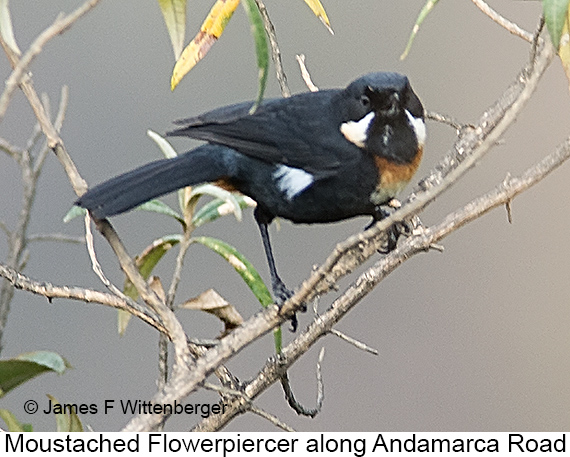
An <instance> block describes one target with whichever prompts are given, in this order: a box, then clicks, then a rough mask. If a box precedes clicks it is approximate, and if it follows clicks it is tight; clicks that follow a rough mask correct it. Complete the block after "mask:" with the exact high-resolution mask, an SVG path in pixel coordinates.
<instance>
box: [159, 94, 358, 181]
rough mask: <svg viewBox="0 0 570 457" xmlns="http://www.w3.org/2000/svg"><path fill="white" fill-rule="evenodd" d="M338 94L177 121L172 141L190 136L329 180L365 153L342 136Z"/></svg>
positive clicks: (305, 96) (222, 110) (248, 105)
mask: <svg viewBox="0 0 570 457" xmlns="http://www.w3.org/2000/svg"><path fill="white" fill-rule="evenodd" d="M338 92H339V91H337V90H326V91H319V92H313V93H304V94H299V95H295V96H293V97H290V98H283V99H273V100H268V101H266V102H264V103H262V104H261V105H260V106H259V107H258V109H257V110H256V111H255V113H253V114H249V110H250V108H251V106H252V104H251V103H240V104H237V105H231V106H227V107H223V108H218V109H216V110H214V111H210V112H208V113H205V114H202V115H200V116H197V117H193V118H189V119H183V120H180V121H177V122H176V124H178V125H179V126H180V128H178V129H176V130H174V131H172V132H168V135H170V136H188V137H191V138H195V139H199V140H205V141H209V142H211V143H217V144H222V145H225V146H228V147H231V148H233V149H235V150H237V151H239V152H241V153H242V154H245V155H248V156H251V157H255V158H258V159H261V160H264V161H267V162H270V163H276V164H286V165H288V166H291V167H296V168H301V169H303V170H306V171H308V172H310V173H313V174H315V175H316V176H328V175H330V174H332V173H334V171H335V170H338V169H339V168H340V167H341V166H342V165H344V164H346V163H347V162H350V161H353V160H358V159H359V158H360V154H362V152H361V150H360V149H359V148H357V147H356V146H354V145H353V144H352V143H350V142H348V141H346V139H345V138H344V137H343V135H342V134H341V132H340V124H341V115H342V113H339V112H337V111H338V110H335V104H334V103H333V101H334V100H336V98H335V96H336V95H337V94H338Z"/></svg>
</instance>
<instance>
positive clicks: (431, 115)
mask: <svg viewBox="0 0 570 457" xmlns="http://www.w3.org/2000/svg"><path fill="white" fill-rule="evenodd" d="M426 119H430V120H432V121H436V122H441V123H442V124H446V125H449V126H451V127H453V128H454V129H455V130H457V132H461V131H462V130H463V129H465V128H474V127H473V126H472V125H469V124H462V123H461V122H459V121H458V120H457V119H455V118H453V117H451V116H448V115H446V114H439V113H436V112H435V111H426Z"/></svg>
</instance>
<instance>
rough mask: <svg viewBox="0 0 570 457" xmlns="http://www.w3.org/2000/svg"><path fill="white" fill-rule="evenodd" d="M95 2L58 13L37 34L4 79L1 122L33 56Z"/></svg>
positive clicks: (0, 105)
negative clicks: (47, 25) (52, 20)
mask: <svg viewBox="0 0 570 457" xmlns="http://www.w3.org/2000/svg"><path fill="white" fill-rule="evenodd" d="M97 3H99V0H89V1H87V2H85V3H84V4H83V5H81V6H80V7H79V8H77V9H76V10H75V11H73V12H72V13H70V14H68V15H67V16H63V15H59V16H58V17H57V18H56V20H55V21H54V23H53V24H52V25H51V26H50V27H48V28H47V29H45V30H44V31H43V32H42V33H40V35H38V37H37V38H36V39H35V40H34V41H33V43H32V44H31V45H30V48H29V49H28V50H27V51H26V53H25V54H24V55H23V56H22V58H21V59H19V61H18V63H17V64H16V65H14V70H13V71H12V74H11V75H10V76H9V78H8V79H7V80H6V85H5V88H4V92H3V93H2V95H0V122H2V119H3V118H4V115H5V114H6V110H7V109H8V105H9V104H10V100H11V98H12V94H13V93H14V91H15V90H16V88H17V87H18V85H19V84H20V83H21V82H22V79H23V78H24V76H25V72H26V71H27V69H28V67H29V65H30V64H31V63H32V61H33V60H34V58H35V57H37V55H38V54H39V53H40V52H42V49H43V47H44V46H45V45H46V43H47V42H48V41H49V40H51V39H52V38H54V37H55V36H57V35H61V34H62V33H63V32H65V31H66V30H68V29H69V28H70V27H71V26H72V25H73V24H74V23H75V22H76V21H77V20H78V19H80V18H81V17H82V16H83V15H85V14H86V13H88V12H89V11H90V10H91V9H92V8H94V7H95V6H96V5H97Z"/></svg>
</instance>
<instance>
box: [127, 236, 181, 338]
mask: <svg viewBox="0 0 570 457" xmlns="http://www.w3.org/2000/svg"><path fill="white" fill-rule="evenodd" d="M181 239H182V235H169V236H164V237H162V238H159V239H157V240H154V241H153V242H152V244H151V245H150V246H148V247H147V248H146V249H145V250H144V251H143V252H142V253H141V254H140V255H139V256H137V257H136V258H135V265H136V266H137V268H138V270H139V272H140V274H141V276H142V277H143V278H144V279H148V277H149V276H150V275H151V273H152V271H153V270H154V267H156V265H157V264H158V262H159V261H160V259H162V257H164V255H165V254H166V253H167V252H168V251H169V250H170V249H171V248H172V247H173V246H175V245H176V244H178V243H179V242H180V240H181ZM123 292H124V294H125V295H127V296H128V297H131V298H132V299H133V300H137V299H138V298H139V293H138V292H137V288H136V287H135V286H134V284H133V283H132V282H131V281H130V280H129V279H128V278H127V279H125V285H124V287H123ZM130 320H131V313H128V312H127V311H123V310H119V311H118V312H117V327H118V331H119V335H123V334H124V333H125V331H126V329H127V326H128V323H129V321H130Z"/></svg>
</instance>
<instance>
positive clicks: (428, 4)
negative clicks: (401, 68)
mask: <svg viewBox="0 0 570 457" xmlns="http://www.w3.org/2000/svg"><path fill="white" fill-rule="evenodd" d="M437 2H439V0H427V1H426V3H425V5H424V7H423V8H422V10H421V11H420V14H419V15H418V18H417V19H416V23H415V24H414V28H413V29H412V33H411V34H410V38H409V39H408V44H407V45H406V49H404V52H403V53H402V55H401V56H400V60H404V59H405V58H406V56H407V55H408V53H409V52H410V49H411V48H412V43H413V42H414V39H415V38H416V35H417V33H418V31H419V30H420V25H422V22H423V21H424V19H425V18H426V17H427V15H428V14H429V13H430V11H431V10H432V9H433V7H434V6H435V5H436V4H437Z"/></svg>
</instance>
